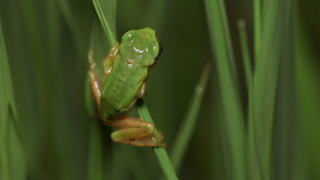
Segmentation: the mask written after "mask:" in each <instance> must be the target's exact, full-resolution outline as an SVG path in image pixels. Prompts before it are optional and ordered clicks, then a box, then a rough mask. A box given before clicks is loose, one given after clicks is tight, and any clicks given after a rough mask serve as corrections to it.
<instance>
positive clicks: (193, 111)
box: [170, 63, 211, 172]
mask: <svg viewBox="0 0 320 180" xmlns="http://www.w3.org/2000/svg"><path fill="white" fill-rule="evenodd" d="M210 69H211V64H210V63H207V64H206V66H205V69H204V70H203V72H202V75H201V77H200V78H199V81H198V84H197V86H196V88H195V91H194V93H193V96H192V99H191V101H190V104H189V108H188V109H187V111H186V112H187V113H186V115H185V118H184V119H183V121H182V124H181V126H180V129H179V130H178V132H177V135H176V138H175V140H174V142H173V146H172V148H171V151H170V159H171V162H172V165H173V167H174V169H175V170H176V171H177V172H178V171H179V168H180V165H181V162H182V159H183V157H184V155H185V151H186V149H187V147H188V144H189V141H190V138H191V136H192V135H193V131H194V128H195V125H196V120H197V116H198V112H199V109H200V106H201V102H202V100H203V94H204V92H205V90H206V86H207V83H208V76H209V73H210Z"/></svg>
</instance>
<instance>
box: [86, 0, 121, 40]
mask: <svg viewBox="0 0 320 180" xmlns="http://www.w3.org/2000/svg"><path fill="white" fill-rule="evenodd" d="M92 2H93V5H94V8H95V10H96V13H97V15H98V17H99V19H100V22H101V24H102V27H103V29H104V30H105V32H106V34H107V37H108V40H109V42H110V44H111V45H113V44H114V43H115V42H116V41H117V40H116V38H115V36H114V33H113V32H112V29H115V28H111V27H110V25H109V23H108V21H107V19H106V17H105V15H104V11H103V10H102V8H101V6H100V2H99V0H93V1H92ZM114 6H116V5H114ZM114 6H112V7H111V8H113V9H116V8H115V7H114Z"/></svg>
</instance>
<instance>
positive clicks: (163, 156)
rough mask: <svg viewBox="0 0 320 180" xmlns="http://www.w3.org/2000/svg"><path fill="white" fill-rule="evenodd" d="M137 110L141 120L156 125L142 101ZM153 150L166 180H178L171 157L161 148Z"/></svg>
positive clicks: (139, 102) (138, 103) (140, 100)
mask: <svg viewBox="0 0 320 180" xmlns="http://www.w3.org/2000/svg"><path fill="white" fill-rule="evenodd" d="M136 108H137V110H138V113H139V114H140V117H141V119H143V120H145V121H147V122H150V123H152V124H154V123H153V120H152V118H151V115H150V114H149V111H148V108H147V106H146V105H145V104H144V102H143V100H142V99H139V100H138V102H137V105H136ZM157 133H158V131H157V130H156V131H155V132H154V134H157ZM153 150H154V153H155V154H156V156H157V158H158V160H159V163H160V166H161V168H162V171H163V173H164V175H165V177H166V179H168V180H175V179H178V178H177V175H176V173H175V171H174V168H173V166H172V164H171V161H170V159H169V156H168V154H167V151H166V149H165V148H161V147H155V148H153Z"/></svg>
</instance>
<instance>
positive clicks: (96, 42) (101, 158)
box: [84, 14, 113, 179]
mask: <svg viewBox="0 0 320 180" xmlns="http://www.w3.org/2000/svg"><path fill="white" fill-rule="evenodd" d="M106 39H107V38H106V36H105V33H104V31H103V30H102V28H101V26H100V24H99V19H98V18H97V17H96V15H95V14H94V15H93V20H92V29H91V37H90V45H89V50H88V56H92V59H93V60H95V61H96V66H97V68H98V69H99V70H100V71H99V72H100V73H101V72H103V71H102V65H101V64H102V63H101V60H102V58H103V57H104V56H106V53H107V52H108V51H105V49H109V48H110V46H109V44H108V42H107V41H106ZM90 53H91V54H90ZM88 58H89V57H88ZM86 60H87V67H88V68H87V69H89V66H90V65H89V60H88V59H86ZM86 75H87V74H86ZM100 76H101V77H103V76H102V73H101V74H100ZM84 93H85V105H86V109H87V111H88V113H89V115H90V116H91V117H93V118H91V121H93V122H91V129H90V140H89V142H90V145H89V155H88V163H89V165H88V169H87V175H88V176H87V178H88V179H105V178H106V177H105V176H109V177H108V178H110V176H111V171H112V169H110V168H107V167H110V166H109V165H110V164H111V163H112V162H113V161H112V159H111V156H112V154H111V153H109V152H111V147H105V146H104V145H103V144H104V141H106V139H104V138H103V137H102V135H103V133H102V130H101V127H100V126H103V124H102V123H101V122H99V123H98V122H95V121H100V119H98V115H99V112H98V108H97V105H96V103H95V101H94V99H93V95H92V92H91V87H90V83H89V82H88V77H87V76H86V77H85V92H84ZM108 138H109V137H108ZM106 148H108V149H106ZM105 161H106V162H105Z"/></svg>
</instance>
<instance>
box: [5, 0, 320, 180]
mask: <svg viewBox="0 0 320 180" xmlns="http://www.w3.org/2000/svg"><path fill="white" fill-rule="evenodd" d="M271 1H272V0H270V2H271ZM224 2H225V5H226V12H227V17H228V23H229V26H230V34H231V39H232V43H233V50H234V54H235V63H236V70H237V74H236V77H237V81H238V83H239V87H240V88H239V91H238V93H239V95H240V101H241V103H240V104H239V106H241V107H240V109H241V111H242V112H243V114H244V117H248V113H247V106H248V104H249V103H248V89H247V87H246V81H245V70H244V65H243V58H242V53H241V52H242V51H241V47H240V39H239V33H238V27H237V22H238V20H240V19H244V20H246V24H247V26H246V28H247V36H248V41H249V49H250V56H251V57H252V58H253V56H254V51H253V50H252V49H253V47H254V43H253V42H254V30H253V26H254V25H253V21H254V17H253V1H248V0H240V1H233V0H227V1H224ZM261 2H262V4H263V3H264V2H267V0H264V1H261ZM280 2H281V3H284V4H285V3H286V2H289V1H285V0H282V1H281V0H280ZM104 5H107V3H106V4H104ZM319 5H320V3H319V1H310V2H308V1H302V0H294V1H290V7H289V18H288V21H286V22H288V27H289V28H288V29H289V31H288V32H287V33H286V37H288V38H287V39H286V40H285V41H283V42H282V41H281V45H279V46H280V47H282V49H281V50H279V54H280V55H279V56H281V58H280V60H279V71H277V69H275V70H274V71H277V72H278V74H277V76H276V79H277V82H276V96H275V100H274V101H275V102H274V106H273V110H274V114H271V115H272V118H273V123H272V125H271V126H272V132H271V139H272V142H271V144H270V147H271V156H270V158H269V160H270V162H271V163H270V165H267V166H268V167H269V171H268V174H269V176H263V175H262V176H261V177H262V178H261V179H266V178H263V177H268V178H267V179H269V178H270V179H320V173H319V171H318V170H319V169H320V154H319V152H320V139H319V137H320V111H319V109H320V93H319V92H320V79H319V77H320V71H318V69H319V67H320V61H319V57H320V54H319V48H320V46H319V45H320V33H319V32H320V22H319V21H320V18H319V17H320V13H319V11H318V10H317V7H319ZM206 6H208V4H205V2H204V1H181V0H176V1H169V0H167V1H157V2H156V1H148V0H136V1H130V2H129V1H118V2H117V6H116V7H117V8H116V9H117V11H116V22H115V25H116V32H117V39H118V40H120V38H121V36H122V34H123V32H125V31H126V30H128V29H140V28H144V27H150V28H153V29H155V30H156V31H157V34H158V37H159V40H160V43H161V45H162V47H163V52H162V55H161V57H160V59H159V62H158V64H157V66H156V68H154V69H152V70H151V71H150V76H149V79H148V83H147V96H146V97H145V98H144V100H145V102H146V104H147V106H148V108H149V111H150V114H151V116H152V118H153V120H154V122H155V124H156V126H157V128H158V129H160V130H161V131H162V133H163V134H164V137H165V142H166V143H167V148H166V149H167V151H169V152H170V148H171V147H172V143H173V140H174V137H175V136H176V133H177V130H178V129H179V127H180V123H181V121H182V119H183V117H184V114H185V113H186V109H187V107H188V103H189V101H190V98H191V96H192V93H193V91H194V88H195V85H196V83H197V81H198V78H199V77H200V75H201V72H202V70H203V68H204V66H205V64H206V62H207V61H211V62H212V71H211V76H210V81H209V85H208V87H207V90H206V93H205V94H204V101H203V103H202V106H201V109H200V112H199V116H198V120H197V123H196V127H195V131H194V134H193V135H192V138H191V141H190V144H189V146H188V147H187V151H186V154H185V156H184V158H183V162H182V166H181V168H180V170H179V172H177V175H178V177H179V179H255V178H253V177H254V176H251V175H250V174H254V173H252V172H251V171H252V169H250V165H249V166H247V163H248V162H247V161H249V159H250V158H249V157H247V153H243V154H241V155H240V156H242V161H241V162H240V166H243V169H245V172H243V174H244V175H243V177H237V176H236V175H230V173H232V172H233V171H232V170H230V169H234V168H235V169H237V167H234V166H233V165H232V166H230V162H228V159H233V158H234V157H233V154H232V153H230V148H231V150H232V151H238V150H237V149H234V147H233V145H232V144H228V143H230V142H229V141H225V140H224V139H225V138H226V136H228V134H230V133H231V134H232V130H231V129H230V131H231V132H228V129H225V126H224V123H225V121H224V120H223V118H221V114H223V112H222V110H223V108H221V107H220V105H219V103H218V101H219V100H220V99H221V97H220V93H221V89H220V86H219V83H221V79H219V77H218V76H219V73H217V68H218V67H217V62H216V56H215V54H216V52H217V50H214V48H215V47H214V46H213V45H212V44H211V41H210V30H209V28H208V21H210V18H209V19H208V18H207V14H206V8H208V7H206ZM280 8H281V6H280ZM94 13H95V11H94V8H93V5H92V2H91V1H88V0H87V1H75V0H68V1H65V0H46V1H41V0H26V1H23V0H10V1H9V0H0V17H1V25H2V31H3V37H4V41H5V45H6V52H7V54H8V62H9V65H10V71H11V80H12V84H13V94H14V99H15V105H16V110H17V114H18V119H17V120H18V124H19V126H18V128H16V134H18V135H17V136H18V138H17V137H16V138H15V140H17V139H19V138H20V139H21V144H19V143H18V145H14V144H13V145H10V148H9V149H10V150H9V152H10V153H9V154H10V158H8V159H9V161H10V163H9V166H8V167H4V166H3V164H2V167H1V166H0V167H1V169H0V179H2V178H1V175H3V174H4V172H5V170H4V169H6V168H7V169H9V172H10V173H12V174H13V175H12V179H32V180H37V179H39V180H40V179H41V180H43V179H156V178H157V179H159V178H161V177H162V172H161V169H160V168H159V163H158V162H157V159H156V157H155V155H154V153H153V152H152V149H151V148H138V147H131V146H128V145H123V144H119V143H113V142H111V140H110V137H109V136H110V133H111V132H112V129H111V128H109V127H105V126H104V125H103V124H102V122H101V121H98V120H97V119H96V118H95V117H93V116H92V115H90V113H89V112H88V109H87V107H86V104H85V83H87V71H88V59H87V51H88V49H89V45H90V34H91V29H92V20H93V16H94ZM280 15H281V14H280ZM100 40H106V41H107V39H106V38H105V37H103V36H101V39H100ZM272 40H274V39H272ZM106 43H107V44H109V43H108V42H106ZM107 46H108V45H106V48H105V52H101V54H104V55H107V53H108V51H109V47H110V46H109V47H107ZM1 61H3V59H1ZM96 61H98V62H100V61H101V59H96ZM252 64H253V66H254V65H255V63H254V61H253V62H252ZM1 71H3V70H2V69H1ZM0 73H2V72H0ZM266 73H267V74H268V73H269V72H266ZM270 73H271V74H272V72H270ZM1 83H2V82H1ZM0 86H1V84H0ZM266 98H268V97H266ZM270 98H273V97H270ZM0 101H1V99H0ZM133 111H135V110H133ZM224 112H225V111H224ZM133 114H136V113H135V112H133ZM246 119H247V118H243V120H242V121H241V123H242V125H243V127H245V128H244V129H243V131H244V132H243V133H244V134H245V137H246V136H247V134H248V129H249V128H248V127H247V126H248V120H246ZM262 127H263V125H262ZM261 136H263V134H262V135H261ZM10 137H12V136H10ZM227 138H228V137H227ZM231 138H232V137H231ZM239 138H240V137H239ZM235 140H236V141H237V139H235ZM17 141H20V140H17ZM239 143H241V144H242V145H243V146H244V149H242V150H239V152H242V151H243V152H249V148H248V147H247V146H246V145H247V143H248V141H247V140H243V139H239ZM15 153H16V155H15ZM2 157H3V156H2ZM11 157H15V158H11ZM18 157H19V158H18ZM263 158H264V157H263ZM253 159H254V157H253ZM231 164H232V163H231ZM238 165H239V164H238ZM262 166H263V165H262ZM245 167H248V168H245ZM262 169H263V168H262ZM240 174H241V173H240Z"/></svg>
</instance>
